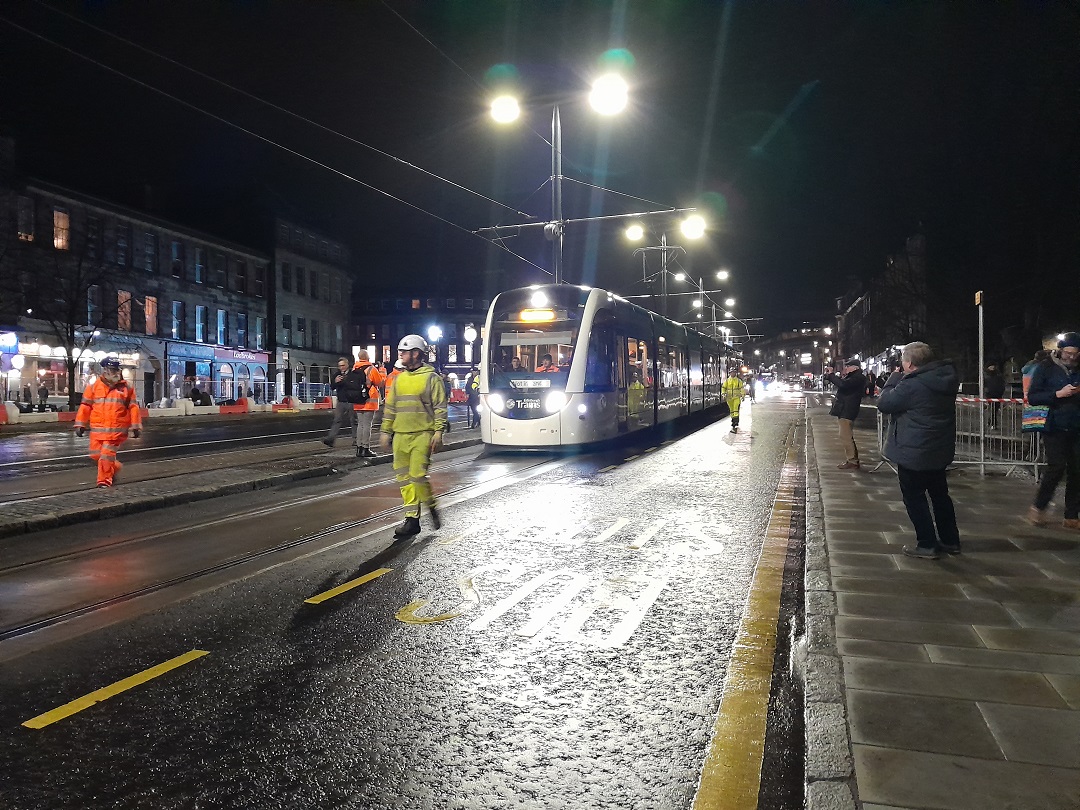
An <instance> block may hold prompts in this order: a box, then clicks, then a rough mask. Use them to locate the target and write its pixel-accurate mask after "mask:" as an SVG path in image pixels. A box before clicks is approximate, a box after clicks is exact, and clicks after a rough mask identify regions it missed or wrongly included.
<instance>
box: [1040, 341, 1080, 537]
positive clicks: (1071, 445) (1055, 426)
mask: <svg viewBox="0 0 1080 810" xmlns="http://www.w3.org/2000/svg"><path fill="white" fill-rule="evenodd" d="M1057 347H1058V350H1057V351H1056V352H1054V354H1053V355H1052V356H1051V358H1050V359H1048V360H1044V361H1042V362H1041V363H1040V364H1039V365H1038V366H1036V368H1035V370H1034V371H1033V372H1032V375H1031V386H1030V387H1029V388H1028V393H1027V400H1028V402H1029V403H1030V404H1032V405H1044V406H1046V407H1048V408H1049V409H1050V410H1049V413H1048V414H1047V416H1046V429H1045V430H1044V431H1043V435H1042V438H1043V447H1045V448H1046V472H1044V473H1043V477H1042V480H1040V481H1039V491H1038V492H1037V493H1036V494H1035V501H1034V503H1032V505H1031V508H1030V509H1029V510H1028V520H1029V521H1030V522H1031V523H1034V524H1035V525H1036V526H1045V525H1046V524H1047V523H1048V522H1049V521H1048V519H1047V516H1046V507H1047V506H1049V504H1050V499H1051V498H1053V497H1054V492H1055V490H1057V488H1058V484H1060V483H1061V479H1062V477H1064V478H1065V521H1064V522H1063V523H1062V524H1061V525H1062V526H1063V527H1064V528H1066V529H1073V530H1077V529H1080V334H1078V333H1076V332H1066V333H1065V334H1064V335H1062V337H1061V340H1059V341H1058V344H1057Z"/></svg>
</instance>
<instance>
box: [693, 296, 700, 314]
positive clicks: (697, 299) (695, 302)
mask: <svg viewBox="0 0 1080 810" xmlns="http://www.w3.org/2000/svg"><path fill="white" fill-rule="evenodd" d="M694 306H695V307H698V308H700V307H701V299H700V298H695V299H694ZM698 317H699V318H700V317H701V316H700V315H698Z"/></svg>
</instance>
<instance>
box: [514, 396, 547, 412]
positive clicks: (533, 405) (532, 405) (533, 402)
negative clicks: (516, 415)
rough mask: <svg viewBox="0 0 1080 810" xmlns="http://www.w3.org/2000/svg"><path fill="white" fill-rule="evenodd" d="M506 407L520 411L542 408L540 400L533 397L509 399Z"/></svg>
mask: <svg viewBox="0 0 1080 810" xmlns="http://www.w3.org/2000/svg"><path fill="white" fill-rule="evenodd" d="M506 407H507V408H509V409H510V410H512V411H513V410H519V411H538V410H540V400H539V399H533V398H532V397H522V398H520V399H508V400H506Z"/></svg>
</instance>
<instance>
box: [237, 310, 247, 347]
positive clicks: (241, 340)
mask: <svg viewBox="0 0 1080 810" xmlns="http://www.w3.org/2000/svg"><path fill="white" fill-rule="evenodd" d="M236 345H237V346H238V347H239V348H241V349H246V348H247V347H248V334H247V313H246V312H238V313H236Z"/></svg>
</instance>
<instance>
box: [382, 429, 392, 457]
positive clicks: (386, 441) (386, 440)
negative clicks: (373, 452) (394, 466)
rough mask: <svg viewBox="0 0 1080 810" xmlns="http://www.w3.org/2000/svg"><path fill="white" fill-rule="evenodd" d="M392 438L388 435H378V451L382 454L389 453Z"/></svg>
mask: <svg viewBox="0 0 1080 810" xmlns="http://www.w3.org/2000/svg"><path fill="white" fill-rule="evenodd" d="M392 439H393V437H392V436H391V435H390V434H389V433H380V434H379V449H380V450H382V451H383V452H384V453H389V452H390V448H391V446H392Z"/></svg>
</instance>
